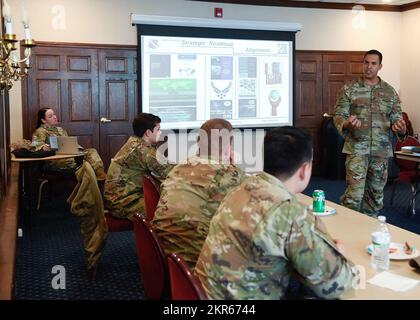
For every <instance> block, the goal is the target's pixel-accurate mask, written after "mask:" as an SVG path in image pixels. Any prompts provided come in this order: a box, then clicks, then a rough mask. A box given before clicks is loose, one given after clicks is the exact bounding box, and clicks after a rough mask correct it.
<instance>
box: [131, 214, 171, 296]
mask: <svg viewBox="0 0 420 320" xmlns="http://www.w3.org/2000/svg"><path fill="white" fill-rule="evenodd" d="M134 235H135V238H136V251H137V259H138V264H139V267H140V273H141V281H142V283H143V288H144V293H145V295H146V297H147V298H148V299H151V300H156V299H163V298H169V296H170V290H169V273H168V264H167V259H166V255H165V253H164V251H163V249H162V247H161V245H160V243H159V239H158V238H157V236H156V234H155V233H154V232H153V230H152V228H151V227H150V225H149V223H148V222H147V221H146V220H145V219H144V218H143V217H142V216H141V215H140V214H139V213H136V214H135V215H134Z"/></svg>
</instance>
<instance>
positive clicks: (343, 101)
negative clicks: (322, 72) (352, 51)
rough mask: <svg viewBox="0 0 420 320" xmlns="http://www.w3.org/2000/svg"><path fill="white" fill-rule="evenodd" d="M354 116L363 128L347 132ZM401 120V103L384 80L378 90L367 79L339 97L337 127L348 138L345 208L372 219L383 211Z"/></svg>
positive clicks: (335, 118) (342, 92)
mask: <svg viewBox="0 0 420 320" xmlns="http://www.w3.org/2000/svg"><path fill="white" fill-rule="evenodd" d="M350 115H355V116H356V117H357V119H359V120H360V121H361V123H362V124H361V127H360V128H356V129H344V128H343V124H344V123H345V122H346V121H347V119H348V117H349V116H350ZM400 119H402V112H401V106H400V99H399V97H398V95H397V93H396V92H395V90H394V89H393V88H392V87H391V86H390V85H389V84H388V83H386V82H385V81H383V80H382V79H380V80H379V83H378V84H376V85H374V86H369V85H366V84H365V83H364V81H363V79H359V80H358V81H353V82H351V83H349V84H346V85H344V87H343V88H342V90H341V92H340V93H339V94H338V97H337V103H336V107H335V114H334V124H335V126H336V127H337V129H338V131H339V132H340V134H341V135H342V136H343V137H344V147H343V153H346V154H347V159H346V182H347V189H346V192H345V193H344V195H343V196H342V197H341V203H342V204H343V205H344V206H346V207H348V208H351V209H354V210H357V211H362V212H364V213H366V214H368V215H370V216H377V214H378V211H379V210H380V209H382V206H383V190H384V187H385V184H386V180H387V176H388V158H389V157H392V156H393V150H392V143H391V136H390V135H391V134H392V133H391V130H390V129H391V126H392V124H394V123H395V122H397V121H398V120H400ZM397 136H398V139H400V140H404V139H405V138H406V135H403V134H397Z"/></svg>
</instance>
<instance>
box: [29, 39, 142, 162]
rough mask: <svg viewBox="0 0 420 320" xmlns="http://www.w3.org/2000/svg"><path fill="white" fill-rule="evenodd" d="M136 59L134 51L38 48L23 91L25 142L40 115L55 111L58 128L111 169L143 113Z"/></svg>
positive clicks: (132, 48) (93, 47) (131, 48)
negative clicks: (138, 99)
mask: <svg viewBox="0 0 420 320" xmlns="http://www.w3.org/2000/svg"><path fill="white" fill-rule="evenodd" d="M136 57H137V48H136V47H135V46H113V45H87V44H74V43H48V42H39V43H37V46H36V47H35V48H34V49H33V51H32V58H31V59H32V61H34V66H33V69H32V70H31V71H30V74H29V77H28V79H27V81H26V82H25V86H24V110H23V127H24V137H25V138H27V139H31V136H32V133H33V132H34V131H35V125H36V115H37V112H38V110H39V109H41V108H45V107H48V108H53V109H54V111H55V113H56V115H57V116H58V120H59V122H60V124H59V125H60V126H62V127H63V128H64V129H66V130H67V132H68V133H69V135H73V136H78V141H79V144H80V145H81V146H83V147H85V148H95V149H97V150H98V152H99V153H100V155H101V157H102V159H103V161H104V163H105V167H107V166H108V164H109V161H110V159H111V157H113V156H114V155H115V153H116V152H117V151H118V150H119V149H120V147H121V146H122V145H123V144H124V143H125V141H126V140H127V139H128V137H129V135H130V134H131V133H132V129H131V126H132V121H133V119H134V117H135V115H136V114H137V112H138V106H137V98H136V96H137V90H136V88H137V73H136V71H137V70H136V68H137V64H136ZM101 118H104V119H106V122H101V121H100V119H101Z"/></svg>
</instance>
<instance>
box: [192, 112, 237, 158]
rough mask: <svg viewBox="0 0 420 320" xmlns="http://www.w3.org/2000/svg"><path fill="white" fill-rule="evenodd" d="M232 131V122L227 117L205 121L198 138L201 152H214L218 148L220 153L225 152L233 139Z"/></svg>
mask: <svg viewBox="0 0 420 320" xmlns="http://www.w3.org/2000/svg"><path fill="white" fill-rule="evenodd" d="M231 131H232V124H231V123H230V122H229V121H227V120H225V119H218V118H215V119H210V120H207V121H206V122H204V123H203V124H202V126H201V127H200V133H199V139H198V141H199V146H200V154H202V155H204V154H214V153H215V151H216V150H218V151H219V152H218V153H220V152H223V150H224V149H225V147H226V146H227V144H228V143H229V144H230V143H231V141H232V136H231ZM216 138H217V139H216ZM214 155H215V156H217V155H216V154H214Z"/></svg>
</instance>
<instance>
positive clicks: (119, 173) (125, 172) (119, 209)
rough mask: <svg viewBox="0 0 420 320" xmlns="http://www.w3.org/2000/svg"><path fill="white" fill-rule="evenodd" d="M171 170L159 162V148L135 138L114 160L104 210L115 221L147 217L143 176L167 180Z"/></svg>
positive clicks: (106, 184) (105, 195)
mask: <svg viewBox="0 0 420 320" xmlns="http://www.w3.org/2000/svg"><path fill="white" fill-rule="evenodd" d="M170 168H171V167H170V166H168V165H165V164H161V163H159V161H158V160H157V158H156V148H155V147H154V146H152V145H149V144H148V143H147V142H146V141H144V140H143V139H142V138H139V137H135V136H132V137H130V138H129V139H128V140H127V142H126V143H125V145H124V146H123V147H122V148H121V149H120V151H118V152H117V154H116V155H115V157H114V158H113V159H112V161H111V164H110V166H109V169H108V173H107V178H106V180H105V186H104V203H105V209H108V210H109V211H110V213H111V214H112V215H113V216H115V217H116V218H126V219H130V220H132V219H133V215H134V214H135V213H136V212H139V213H143V214H144V215H145V214H146V212H145V208H144V198H143V176H144V175H145V174H150V173H153V175H154V176H156V177H157V178H161V179H163V178H165V177H166V175H167V174H168V171H169V170H170Z"/></svg>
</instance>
